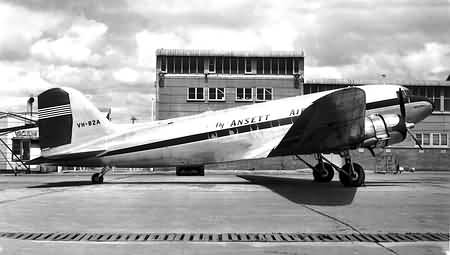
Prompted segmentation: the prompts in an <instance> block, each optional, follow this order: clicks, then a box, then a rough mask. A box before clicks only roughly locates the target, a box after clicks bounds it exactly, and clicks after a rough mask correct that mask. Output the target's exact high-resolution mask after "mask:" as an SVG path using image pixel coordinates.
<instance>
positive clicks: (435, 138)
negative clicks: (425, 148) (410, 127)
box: [432, 134, 440, 146]
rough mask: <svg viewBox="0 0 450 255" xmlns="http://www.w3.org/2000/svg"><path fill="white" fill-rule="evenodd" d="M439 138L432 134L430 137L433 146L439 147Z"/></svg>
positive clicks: (437, 135)
mask: <svg viewBox="0 0 450 255" xmlns="http://www.w3.org/2000/svg"><path fill="white" fill-rule="evenodd" d="M439 136H440V134H432V137H433V145H434V146H435V145H440V142H439Z"/></svg>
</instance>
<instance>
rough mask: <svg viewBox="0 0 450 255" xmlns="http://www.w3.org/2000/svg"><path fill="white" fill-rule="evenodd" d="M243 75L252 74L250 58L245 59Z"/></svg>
mask: <svg viewBox="0 0 450 255" xmlns="http://www.w3.org/2000/svg"><path fill="white" fill-rule="evenodd" d="M245 73H253V70H252V60H251V59H250V58H246V59H245Z"/></svg>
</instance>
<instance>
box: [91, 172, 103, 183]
mask: <svg viewBox="0 0 450 255" xmlns="http://www.w3.org/2000/svg"><path fill="white" fill-rule="evenodd" d="M91 181H92V184H101V183H103V175H100V173H95V174H93V175H92V177H91Z"/></svg>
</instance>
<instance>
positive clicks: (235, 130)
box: [229, 128, 238, 135]
mask: <svg viewBox="0 0 450 255" xmlns="http://www.w3.org/2000/svg"><path fill="white" fill-rule="evenodd" d="M229 131H230V135H235V134H237V133H238V131H237V128H232V129H230V130H229Z"/></svg>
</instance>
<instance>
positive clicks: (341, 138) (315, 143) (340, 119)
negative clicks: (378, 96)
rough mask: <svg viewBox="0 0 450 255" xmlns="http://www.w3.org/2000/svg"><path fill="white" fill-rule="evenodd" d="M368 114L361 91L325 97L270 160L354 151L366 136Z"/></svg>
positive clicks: (305, 113)
mask: <svg viewBox="0 0 450 255" xmlns="http://www.w3.org/2000/svg"><path fill="white" fill-rule="evenodd" d="M365 111H366V95H365V92H364V91H363V90H362V89H360V88H355V87H351V88H345V89H342V90H338V91H335V92H333V93H331V94H328V95H325V96H323V97H321V98H319V99H318V100H316V101H315V102H314V103H313V104H312V105H310V106H309V107H308V108H306V109H305V110H304V111H303V112H302V113H301V115H300V116H299V117H298V118H297V120H296V121H295V123H294V124H293V125H292V127H291V128H290V129H289V131H288V132H287V133H286V135H285V136H284V137H283V139H282V140H281V142H280V143H279V144H278V146H277V147H275V148H274V149H273V150H272V151H271V153H270V154H269V157H275V156H284V155H292V154H312V153H330V152H338V151H343V150H345V149H350V148H354V147H355V146H356V145H357V144H359V143H360V142H361V139H362V137H363V136H364V119H365Z"/></svg>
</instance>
